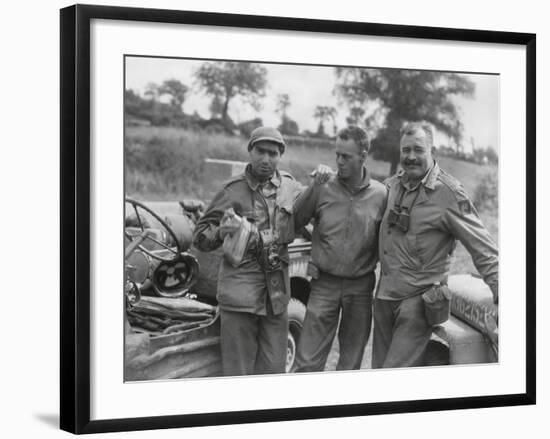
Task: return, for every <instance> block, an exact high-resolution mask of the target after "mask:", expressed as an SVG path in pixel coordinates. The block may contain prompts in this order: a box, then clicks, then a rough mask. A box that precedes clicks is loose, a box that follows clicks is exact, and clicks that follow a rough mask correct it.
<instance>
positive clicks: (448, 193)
mask: <svg viewBox="0 0 550 439" xmlns="http://www.w3.org/2000/svg"><path fill="white" fill-rule="evenodd" d="M400 148H401V166H402V168H403V169H402V170H401V171H400V172H398V173H397V175H395V176H393V177H391V178H389V179H388V180H386V186H387V187H388V204H387V208H386V211H385V213H384V217H383V219H382V224H381V226H380V241H379V249H380V250H379V252H380V265H381V270H382V275H381V278H380V282H379V285H378V291H377V294H376V299H375V303H374V340H373V360H372V362H373V368H382V367H407V366H418V365H421V364H422V361H423V357H424V353H425V350H426V346H427V345H428V341H429V340H430V337H431V334H432V326H431V325H430V323H429V322H428V319H427V316H426V310H428V311H429V309H430V308H431V307H432V306H433V305H429V303H433V300H432V299H433V298H434V297H435V298H437V300H441V301H443V302H445V301H446V303H443V302H442V303H441V306H447V307H448V294H438V292H439V290H441V291H444V289H445V288H446V287H445V285H446V283H447V278H448V275H449V268H450V265H451V257H452V253H453V251H454V249H455V245H456V239H458V240H459V241H460V242H461V243H462V244H463V245H464V247H466V249H467V250H468V252H469V253H470V255H471V256H472V259H473V262H474V265H475V266H476V268H477V270H478V271H479V273H480V275H481V276H482V277H483V279H484V281H485V283H486V284H487V285H488V286H489V287H490V288H491V291H492V292H493V297H494V301H495V303H496V302H497V300H498V250H497V247H496V245H495V242H494V241H493V239H492V238H491V236H490V234H489V232H488V231H487V229H486V228H485V227H484V226H483V224H482V222H481V220H480V218H479V216H478V214H477V212H476V209H475V208H474V206H473V205H472V203H471V201H470V199H469V198H468V195H467V194H466V192H465V191H464V188H463V187H462V185H461V184H460V183H459V182H458V181H457V180H456V179H455V178H454V177H452V176H450V175H449V174H447V173H446V172H445V171H443V170H442V169H440V168H439V165H438V164H437V163H436V162H435V160H434V159H433V156H432V149H433V129H432V128H431V126H430V125H428V124H424V123H411V124H408V125H407V126H406V127H405V128H404V129H403V132H402V137H401V145H400ZM424 293H428V295H426V297H425V298H423V295H424ZM432 293H434V294H432ZM429 296H431V297H432V298H430V300H427V298H428V297H429ZM425 299H426V300H425ZM437 306H438V305H437V304H435V306H434V308H437ZM447 312H448V311H447ZM447 315H448V314H447Z"/></svg>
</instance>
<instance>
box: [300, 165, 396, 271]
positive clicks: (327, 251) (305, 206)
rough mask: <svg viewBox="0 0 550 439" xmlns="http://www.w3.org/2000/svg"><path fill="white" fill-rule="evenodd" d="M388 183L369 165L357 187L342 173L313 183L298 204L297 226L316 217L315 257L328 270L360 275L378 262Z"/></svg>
mask: <svg viewBox="0 0 550 439" xmlns="http://www.w3.org/2000/svg"><path fill="white" fill-rule="evenodd" d="M386 194H387V190H386V187H385V186H384V185H383V184H382V183H379V182H378V181H376V180H371V179H370V178H369V175H368V172H367V170H366V168H364V170H363V180H362V182H361V185H360V186H359V188H357V189H356V190H352V189H351V188H349V187H348V186H347V185H346V184H345V182H344V181H342V180H341V179H340V178H339V177H338V176H333V177H331V179H330V180H329V181H328V182H327V183H326V184H315V183H313V184H312V185H310V186H309V187H308V189H307V190H306V191H305V192H304V193H303V194H302V195H301V196H300V197H299V198H298V200H297V201H296V203H295V205H294V213H295V226H296V228H299V227H302V226H303V225H305V224H307V223H308V222H309V221H310V220H311V219H313V233H312V239H311V261H312V263H313V265H315V267H317V268H318V269H319V270H321V271H322V272H325V273H329V274H332V275H334V276H339V277H344V278H350V279H353V278H358V277H361V276H364V275H366V274H368V273H371V272H373V271H374V268H375V267H376V263H377V262H378V229H379V226H380V221H381V220H382V215H383V214H384V208H385V205H386Z"/></svg>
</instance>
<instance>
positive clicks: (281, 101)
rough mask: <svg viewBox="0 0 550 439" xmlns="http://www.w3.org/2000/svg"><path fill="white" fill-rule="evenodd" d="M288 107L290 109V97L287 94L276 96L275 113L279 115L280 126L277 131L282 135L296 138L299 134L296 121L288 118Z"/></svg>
mask: <svg viewBox="0 0 550 439" xmlns="http://www.w3.org/2000/svg"><path fill="white" fill-rule="evenodd" d="M288 107H290V96H289V95H288V94H287V93H282V94H279V95H277V109H276V110H275V111H276V112H277V113H279V114H281V124H280V125H279V126H278V127H277V129H278V130H279V131H280V132H281V133H282V134H286V135H290V136H297V135H298V134H299V133H300V129H299V127H298V124H297V123H296V121H294V120H292V119H291V118H290V117H289V116H288V114H287V110H288Z"/></svg>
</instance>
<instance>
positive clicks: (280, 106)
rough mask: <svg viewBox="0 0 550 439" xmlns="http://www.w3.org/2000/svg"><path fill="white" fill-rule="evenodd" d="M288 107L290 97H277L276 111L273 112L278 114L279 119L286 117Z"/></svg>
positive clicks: (279, 95) (283, 95)
mask: <svg viewBox="0 0 550 439" xmlns="http://www.w3.org/2000/svg"><path fill="white" fill-rule="evenodd" d="M288 107H290V96H289V95H288V94H287V93H281V94H278V95H277V109H276V110H275V112H277V113H280V114H281V117H285V116H286V110H287V109H288Z"/></svg>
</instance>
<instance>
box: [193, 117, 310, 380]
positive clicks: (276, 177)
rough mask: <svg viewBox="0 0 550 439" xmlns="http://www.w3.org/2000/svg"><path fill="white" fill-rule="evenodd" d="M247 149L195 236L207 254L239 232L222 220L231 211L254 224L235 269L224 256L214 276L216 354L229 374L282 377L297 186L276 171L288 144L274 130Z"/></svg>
mask: <svg viewBox="0 0 550 439" xmlns="http://www.w3.org/2000/svg"><path fill="white" fill-rule="evenodd" d="M248 151H249V156H250V161H249V163H248V165H247V166H246V169H245V171H244V173H243V174H241V175H238V176H236V177H234V178H232V179H231V180H230V181H229V182H227V183H226V184H225V185H224V187H223V189H222V190H221V191H220V192H219V193H218V194H217V195H216V196H215V197H214V199H213V200H212V202H211V203H210V206H209V207H208V208H207V210H206V212H205V214H204V216H203V217H202V218H201V219H200V220H199V221H198V223H197V226H196V229H195V234H194V244H195V246H196V247H197V248H198V249H199V250H202V251H212V250H214V249H216V248H218V247H220V246H221V245H222V244H223V241H224V238H225V237H226V236H227V235H233V234H234V233H236V232H237V230H238V228H239V226H236V225H235V224H231V223H229V224H226V222H225V221H222V218H223V217H224V214H226V211H228V209H230V208H232V209H233V210H234V211H235V213H236V214H237V215H239V216H240V217H242V218H244V219H245V221H249V222H250V223H252V231H253V232H252V233H251V237H250V239H249V241H248V244H247V247H246V252H245V256H244V258H243V260H242V261H241V262H240V264H239V265H238V266H236V267H235V266H234V265H232V264H231V263H230V261H229V260H228V259H227V258H225V257H224V258H223V261H222V263H221V265H220V270H219V276H218V291H217V299H218V302H219V307H220V314H221V353H222V362H223V372H224V375H227V376H235V375H248V374H263V373H284V372H285V363H286V348H287V333H288V315H287V304H288V301H289V299H290V281H289V277H288V252H287V244H288V243H290V242H292V241H293V240H294V224H293V220H292V209H293V203H294V201H295V199H296V197H297V196H298V195H299V193H300V192H301V190H302V186H301V185H300V184H299V183H298V182H297V181H295V180H294V178H293V177H292V176H291V175H290V174H288V173H286V172H284V171H279V170H278V169H277V166H278V164H279V161H280V159H281V156H282V154H283V153H284V151H285V142H284V140H283V137H282V136H281V134H280V133H279V131H277V130H276V129H274V128H268V127H260V128H256V129H255V130H254V131H253V132H252V133H251V136H250V141H249V143H248ZM220 223H221V224H220Z"/></svg>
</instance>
